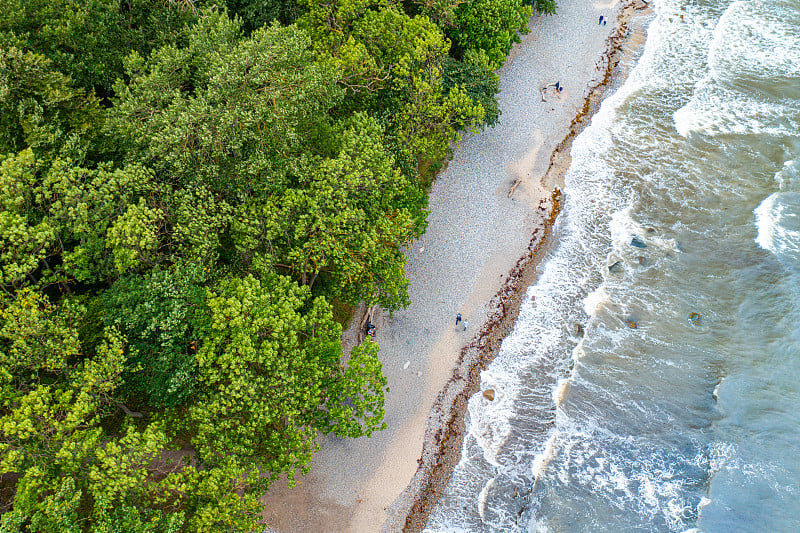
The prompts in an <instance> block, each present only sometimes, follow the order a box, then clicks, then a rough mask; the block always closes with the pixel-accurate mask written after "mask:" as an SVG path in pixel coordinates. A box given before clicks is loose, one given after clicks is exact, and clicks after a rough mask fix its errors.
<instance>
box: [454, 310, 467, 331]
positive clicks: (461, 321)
mask: <svg viewBox="0 0 800 533" xmlns="http://www.w3.org/2000/svg"><path fill="white" fill-rule="evenodd" d="M459 323H461V324H462V325H463V326H464V329H463V331H466V330H467V326H468V325H469V322H467V321H466V320H461V313H456V326H457V325H458V324H459Z"/></svg>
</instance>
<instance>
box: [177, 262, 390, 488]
mask: <svg viewBox="0 0 800 533" xmlns="http://www.w3.org/2000/svg"><path fill="white" fill-rule="evenodd" d="M206 304H207V306H208V312H209V313H210V315H209V320H208V321H207V323H206V325H205V326H204V327H203V328H201V329H199V330H198V334H199V338H200V347H199V349H198V352H197V356H196V360H197V368H198V391H197V395H196V400H195V401H194V402H193V403H192V405H191V406H190V407H189V409H188V412H187V414H186V416H183V415H180V420H179V421H177V422H180V423H181V425H182V426H184V427H186V428H187V429H189V430H191V433H192V434H193V435H194V437H193V438H192V443H193V444H194V446H195V447H196V449H197V453H198V457H199V458H200V460H201V461H202V462H203V463H208V464H216V463H217V462H220V461H222V462H224V461H227V460H240V461H242V462H243V463H246V464H250V465H253V467H256V468H257V469H258V470H259V471H263V472H269V473H271V478H272V479H275V478H277V474H278V473H279V472H286V473H287V475H288V476H289V479H290V480H291V479H294V473H295V470H296V469H300V470H301V471H302V472H303V473H305V472H307V470H308V466H307V465H308V461H309V459H310V458H311V455H312V453H313V452H314V451H315V449H316V444H315V442H314V438H315V437H316V434H317V431H318V430H325V431H334V432H337V431H339V432H341V433H342V434H346V435H349V436H359V435H365V434H366V435H368V434H370V433H371V432H372V431H373V430H374V429H376V427H377V428H380V427H382V424H383V422H382V420H383V392H384V391H383V387H384V386H385V383H386V381H385V378H383V376H382V375H381V372H380V370H381V365H380V363H379V362H378V360H377V357H376V356H375V354H374V353H371V352H366V353H364V354H362V355H361V356H360V357H358V358H357V360H356V365H355V366H351V367H350V368H348V369H346V368H344V367H343V366H342V364H341V362H340V359H341V355H342V354H341V345H340V343H339V336H340V334H341V328H340V326H339V325H338V324H337V323H336V322H334V321H333V315H332V313H331V310H330V306H329V305H328V304H327V303H326V302H325V301H324V299H322V298H316V299H313V300H312V299H311V298H310V292H309V290H308V289H307V288H305V287H301V286H298V285H297V284H295V283H294V282H292V281H290V280H289V279H288V278H286V277H282V276H270V277H267V278H265V279H264V280H263V281H260V280H258V279H255V278H253V277H246V278H244V279H235V278H234V279H228V280H224V281H222V282H221V284H220V285H219V288H218V289H217V290H213V291H209V292H208V296H207V299H206ZM354 374H356V375H355V376H354ZM354 378H355V379H354ZM344 379H347V380H348V383H347V384H343V383H342V382H343V380H344ZM343 396H345V397H346V398H355V397H356V396H358V398H359V403H357V404H355V408H354V409H350V410H348V409H345V408H343V407H341V402H342V401H343V400H344V399H345V397H343ZM232 458H233V459H232Z"/></svg>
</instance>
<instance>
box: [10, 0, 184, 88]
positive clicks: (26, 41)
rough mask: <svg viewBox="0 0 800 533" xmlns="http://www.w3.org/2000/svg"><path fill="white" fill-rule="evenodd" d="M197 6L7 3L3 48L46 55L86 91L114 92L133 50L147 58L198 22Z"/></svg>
mask: <svg viewBox="0 0 800 533" xmlns="http://www.w3.org/2000/svg"><path fill="white" fill-rule="evenodd" d="M196 12H197V11H196V6H195V5H194V2H157V1H152V0H128V1H125V2H120V1H118V0H94V1H92V2H76V1H74V0H6V1H5V2H4V3H3V9H2V10H0V47H9V46H17V47H18V48H22V49H25V50H30V51H33V52H37V53H40V54H43V55H44V56H46V57H47V58H48V59H50V60H51V61H52V62H53V63H54V65H55V67H56V69H58V70H59V71H60V72H61V73H63V74H66V75H67V76H69V77H70V78H72V79H73V80H75V82H76V83H77V84H78V85H79V86H81V87H83V88H86V89H90V90H91V89H92V88H94V87H95V86H97V87H103V88H106V89H110V88H111V86H112V85H113V83H114V80H115V79H116V78H117V77H120V76H121V75H122V59H123V58H124V57H125V55H126V54H128V53H129V52H130V50H131V49H134V50H137V51H138V52H139V53H142V54H147V53H149V52H150V50H152V49H153V48H155V47H157V46H159V45H160V44H165V43H167V42H170V41H171V40H172V39H173V38H174V34H175V33H176V31H177V30H178V29H180V28H181V27H182V26H183V25H184V24H185V23H187V22H191V21H193V20H194V19H195V15H196Z"/></svg>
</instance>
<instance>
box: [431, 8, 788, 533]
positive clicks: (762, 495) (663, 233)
mask: <svg viewBox="0 0 800 533" xmlns="http://www.w3.org/2000/svg"><path fill="white" fill-rule="evenodd" d="M654 4H655V18H654V19H653V21H652V22H651V24H650V27H649V31H648V39H647V44H646V45H645V49H644V52H643V54H642V57H641V58H640V60H639V62H638V64H637V66H636V68H635V69H634V70H633V72H632V73H631V75H630V76H629V78H628V79H627V81H626V82H625V84H624V85H623V86H622V87H621V88H620V89H619V90H617V91H616V93H615V94H614V95H613V96H611V97H610V98H608V99H607V100H606V101H605V102H604V103H603V105H602V108H601V110H600V111H599V113H598V114H597V115H596V116H595V117H594V119H593V121H592V124H591V125H590V126H589V127H588V128H587V129H586V130H585V131H584V132H583V133H582V134H581V135H579V136H578V138H576V140H575V143H574V145H573V148H572V166H571V168H570V170H569V172H568V173H567V176H566V188H565V191H564V192H565V202H564V209H563V211H562V214H561V216H560V217H559V220H558V223H557V227H556V229H555V232H556V238H557V239H558V243H559V244H558V245H557V246H556V247H555V248H554V250H553V251H552V253H551V254H550V256H549V257H548V258H547V260H546V261H545V262H543V264H542V266H541V267H540V271H541V272H540V276H539V279H538V281H537V283H536V285H534V286H532V287H530V288H529V290H528V299H527V301H526V303H525V304H523V308H522V310H521V312H520V317H519V320H518V323H517V325H516V328H515V330H514V332H513V333H512V335H510V336H509V337H508V338H507V339H506V340H505V341H504V343H503V346H502V348H501V350H500V354H499V355H498V357H497V359H496V360H495V361H494V362H493V363H492V364H491V365H490V367H489V369H488V370H487V371H485V372H484V374H483V376H482V381H483V388H484V389H485V388H494V389H496V391H497V394H496V397H495V400H494V401H492V402H489V401H487V400H485V399H484V398H483V397H482V396H481V395H480V394H478V395H476V396H475V397H473V398H472V399H471V401H470V404H469V414H468V428H467V429H468V435H467V437H466V438H465V442H464V448H463V452H462V453H463V455H462V460H461V462H460V464H459V465H458V466H457V467H456V470H455V472H454V475H453V479H452V480H451V482H450V484H449V486H448V489H447V491H446V494H445V495H444V497H443V498H442V500H441V501H440V503H439V504H438V506H437V507H436V508H435V510H434V512H433V513H432V515H431V517H430V520H429V523H428V528H427V530H428V531H431V532H433V531H632V530H633V531H687V530H698V531H798V530H800V483H799V482H798V480H800V457H799V456H798V454H797V451H798V446H797V442H798V440H799V439H800V416H798V414H797V411H798V406H800V358H799V357H800V299H799V298H798V297H800V0H765V1H736V2H731V1H728V0H697V1H687V0H656V1H655V2H654ZM578 326H580V327H578Z"/></svg>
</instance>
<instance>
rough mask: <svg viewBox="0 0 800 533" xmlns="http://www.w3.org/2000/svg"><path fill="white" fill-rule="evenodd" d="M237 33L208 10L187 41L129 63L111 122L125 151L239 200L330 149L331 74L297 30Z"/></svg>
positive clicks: (273, 185) (268, 188) (185, 181)
mask: <svg viewBox="0 0 800 533" xmlns="http://www.w3.org/2000/svg"><path fill="white" fill-rule="evenodd" d="M240 35H241V34H240V24H239V22H237V21H235V20H231V19H229V18H228V17H227V15H226V14H225V13H219V12H205V14H204V15H203V17H201V19H200V20H199V21H198V23H197V24H196V25H195V26H193V27H192V28H191V30H190V31H189V34H188V43H189V44H188V45H187V46H186V47H176V46H167V47H164V48H161V49H158V50H156V51H155V52H154V53H153V55H152V56H151V57H150V58H149V59H144V58H142V57H141V56H139V55H138V54H133V55H131V56H130V57H129V58H128V59H127V60H126V72H127V73H128V76H130V80H131V81H130V83H128V84H123V83H119V84H118V85H117V86H116V89H117V94H118V95H119V100H118V101H117V102H116V103H115V104H116V105H115V106H114V108H113V109H112V111H111V119H110V120H109V126H110V131H111V132H112V134H113V135H117V136H120V134H122V135H121V136H120V141H119V142H120V145H121V146H125V147H128V149H129V153H128V157H129V158H131V159H134V160H137V161H145V162H147V163H148V164H149V165H150V166H152V168H154V169H155V170H156V172H157V173H159V175H160V176H162V179H168V180H169V181H170V182H172V183H175V184H180V185H182V186H187V185H189V184H194V185H200V184H202V185H204V186H206V187H208V188H209V190H211V191H212V192H214V193H219V194H222V195H223V196H224V197H225V198H228V199H234V198H246V197H248V196H253V195H257V196H262V197H264V196H268V195H269V194H270V193H273V192H275V191H279V190H282V189H283V188H285V187H286V186H287V185H289V184H290V183H291V179H292V177H293V176H297V175H299V174H302V173H303V172H305V171H306V170H307V168H308V166H309V164H310V162H311V161H313V160H314V158H315V154H316V153H317V152H319V151H320V149H321V150H322V151H323V152H324V150H325V145H326V142H327V141H326V137H327V135H328V129H329V127H330V125H329V118H328V111H329V110H330V109H331V108H332V107H333V106H334V105H336V103H337V101H338V100H339V98H340V94H341V91H340V89H338V88H337V87H336V74H335V72H334V71H333V70H332V68H331V67H330V66H326V65H325V64H321V63H317V62H316V61H315V56H314V54H313V52H312V50H311V41H310V39H309V37H308V35H306V34H305V33H304V32H303V31H301V30H299V29H298V28H296V27H293V26H292V27H287V28H282V27H280V26H270V27H267V28H263V29H259V30H257V31H255V32H254V33H253V34H252V35H251V36H250V37H249V38H244V39H242V38H241V36H240Z"/></svg>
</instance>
